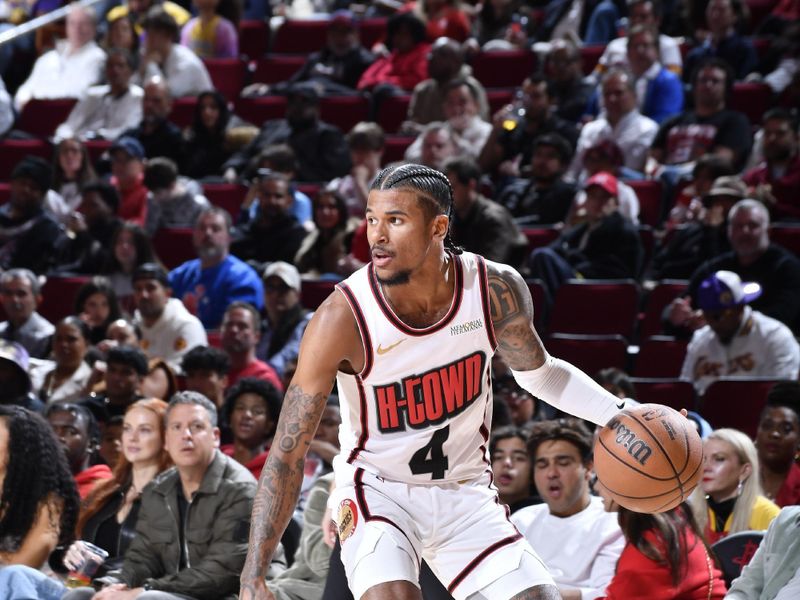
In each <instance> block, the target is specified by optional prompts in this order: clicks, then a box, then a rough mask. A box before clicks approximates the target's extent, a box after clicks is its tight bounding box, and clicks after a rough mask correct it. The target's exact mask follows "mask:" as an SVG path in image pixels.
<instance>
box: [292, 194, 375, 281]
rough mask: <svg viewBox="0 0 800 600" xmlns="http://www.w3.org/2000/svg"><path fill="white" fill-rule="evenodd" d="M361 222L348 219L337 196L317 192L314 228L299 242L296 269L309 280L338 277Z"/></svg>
mask: <svg viewBox="0 0 800 600" xmlns="http://www.w3.org/2000/svg"><path fill="white" fill-rule="evenodd" d="M360 223H361V221H360V220H359V219H357V218H352V217H350V216H349V215H348V211H347V204H346V202H345V199H344V198H343V197H342V196H341V194H339V192H337V191H335V190H332V189H325V190H320V191H319V192H318V193H317V195H316V196H315V197H314V225H316V228H315V229H314V231H312V232H311V233H309V234H308V235H307V236H306V237H305V239H304V240H303V243H302V245H301V246H300V249H299V250H298V251H297V254H296V255H295V257H294V261H293V262H294V264H295V265H297V269H298V270H299V271H300V272H301V273H303V274H307V275H309V276H310V277H313V278H319V277H326V278H327V277H339V276H340V275H345V274H347V269H346V268H343V266H344V265H346V264H347V261H346V260H345V258H346V256H347V254H348V253H349V251H350V240H351V239H352V237H353V232H354V231H355V230H356V229H357V228H358V226H359V225H360Z"/></svg>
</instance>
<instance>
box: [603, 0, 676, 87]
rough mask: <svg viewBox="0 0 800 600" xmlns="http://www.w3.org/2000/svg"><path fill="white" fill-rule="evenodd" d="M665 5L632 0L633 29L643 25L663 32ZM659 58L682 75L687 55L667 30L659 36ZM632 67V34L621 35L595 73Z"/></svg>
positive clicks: (630, 23)
mask: <svg viewBox="0 0 800 600" xmlns="http://www.w3.org/2000/svg"><path fill="white" fill-rule="evenodd" d="M667 4H669V3H667ZM663 7H664V3H662V1H661V0H628V27H629V29H633V28H634V27H636V26H638V25H642V26H644V27H648V28H650V29H653V30H655V31H661V30H662V29H661V17H662V13H663ZM657 60H658V62H660V63H661V64H662V65H664V67H665V68H666V69H668V70H669V71H671V72H673V73H675V75H678V76H680V74H681V72H682V71H683V58H682V57H681V50H680V47H679V46H678V42H676V41H675V38H672V37H670V36H668V35H664V34H663V33H660V34H659V35H658V59H657ZM628 66H629V65H628V37H627V36H621V37H618V38H616V39H614V40H611V41H610V42H609V43H608V46H606V49H605V50H604V51H603V55H602V56H601V57H600V60H599V61H598V63H597V67H595V70H594V72H595V73H596V74H597V75H602V74H603V73H605V72H606V71H607V70H608V69H610V68H612V67H621V68H627V67H628Z"/></svg>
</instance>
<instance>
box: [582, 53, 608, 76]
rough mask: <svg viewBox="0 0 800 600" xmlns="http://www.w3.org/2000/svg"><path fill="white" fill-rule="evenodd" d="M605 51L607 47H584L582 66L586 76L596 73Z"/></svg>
mask: <svg viewBox="0 0 800 600" xmlns="http://www.w3.org/2000/svg"><path fill="white" fill-rule="evenodd" d="M605 49H606V47H605V46H583V47H582V48H581V50H580V52H581V66H582V67H583V74H584V75H588V74H589V73H591V72H592V71H594V68H595V67H596V66H597V63H598V62H600V57H601V56H603V52H605Z"/></svg>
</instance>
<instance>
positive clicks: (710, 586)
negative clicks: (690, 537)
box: [703, 546, 714, 600]
mask: <svg viewBox="0 0 800 600" xmlns="http://www.w3.org/2000/svg"><path fill="white" fill-rule="evenodd" d="M703 552H705V553H706V565H707V566H708V600H711V595H712V594H713V593H714V570H713V569H712V568H711V557H710V556H709V555H708V549H707V548H706V547H705V546H703Z"/></svg>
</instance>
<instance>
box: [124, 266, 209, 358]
mask: <svg viewBox="0 0 800 600" xmlns="http://www.w3.org/2000/svg"><path fill="white" fill-rule="evenodd" d="M132 279H133V298H134V301H135V302H136V315H135V319H136V321H137V322H138V324H139V328H140V329H141V331H142V340H141V342H140V343H139V345H140V347H141V348H142V350H143V351H144V353H145V354H146V355H147V358H156V357H159V358H163V359H164V360H166V361H167V363H169V366H170V367H172V368H173V369H175V370H176V371H178V372H180V365H181V359H182V358H183V355H184V354H186V353H187V352H188V351H189V350H191V349H192V348H194V347H195V346H205V345H207V344H208V338H207V337H206V330H205V329H204V328H203V324H202V323H201V322H200V320H199V319H198V318H197V317H195V316H194V315H192V314H191V313H190V312H189V311H188V310H186V307H185V306H184V305H183V303H182V302H181V301H180V300H177V299H175V298H170V296H171V295H172V290H171V289H170V286H169V281H168V279H167V273H166V272H165V271H164V269H162V268H161V267H160V266H159V265H157V264H155V263H144V264H143V265H141V266H139V267H137V269H136V270H135V271H134V272H133V277H132Z"/></svg>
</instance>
